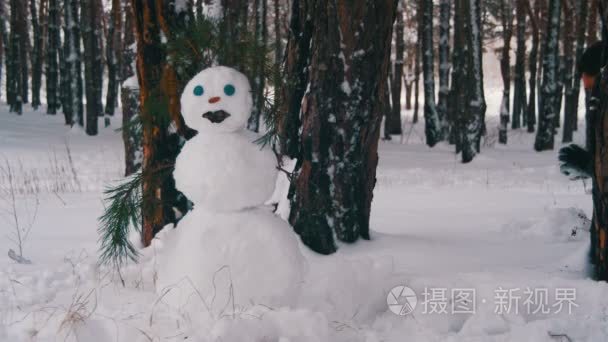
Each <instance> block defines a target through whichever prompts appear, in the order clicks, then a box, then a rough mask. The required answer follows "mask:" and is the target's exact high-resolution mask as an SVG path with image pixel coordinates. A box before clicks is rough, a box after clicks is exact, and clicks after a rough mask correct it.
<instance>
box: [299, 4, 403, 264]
mask: <svg viewBox="0 0 608 342" xmlns="http://www.w3.org/2000/svg"><path fill="white" fill-rule="evenodd" d="M396 6H397V1H396V0H381V1H359V2H355V3H353V2H351V1H346V0H337V1H335V2H329V3H327V2H325V1H320V0H304V1H296V2H294V6H293V13H292V17H291V20H292V23H291V27H292V30H293V29H294V28H295V29H296V30H294V31H292V35H291V36H290V41H289V44H290V47H292V49H291V50H289V49H288V54H294V53H296V52H299V53H298V54H297V55H295V56H294V55H292V57H294V58H290V57H289V55H288V63H289V62H291V63H294V65H298V64H300V63H303V64H304V65H306V66H308V68H307V69H306V72H305V73H302V71H301V70H303V69H298V68H294V67H293V66H290V65H289V64H288V66H287V68H288V70H291V71H292V72H294V74H288V76H287V77H288V79H292V80H293V79H296V80H298V82H297V83H295V84H293V83H292V86H291V87H290V92H291V95H290V96H288V100H289V102H290V106H289V107H290V108H292V109H293V111H292V112H290V113H289V114H288V115H289V116H294V115H297V114H298V113H301V117H302V127H301V130H302V133H301V135H300V139H298V137H292V138H294V139H298V145H299V153H298V155H297V157H298V163H297V165H296V169H295V173H294V175H295V176H294V177H295V178H294V182H293V183H292V188H291V191H290V192H291V196H290V197H291V204H292V205H291V208H292V210H291V214H290V218H289V220H290V222H291V224H292V225H293V227H294V229H295V231H296V232H297V233H298V234H299V235H300V237H301V238H302V240H303V242H304V243H305V244H306V245H307V246H309V247H310V248H311V249H313V250H314V251H316V252H318V253H322V254H330V253H333V252H334V251H335V250H336V245H335V241H334V235H335V236H336V237H337V238H338V239H339V240H340V241H344V242H355V241H357V240H358V239H359V238H363V239H369V215H370V209H371V200H372V194H373V189H374V185H375V179H376V166H377V162H378V151H377V149H378V140H379V134H380V124H381V120H382V114H383V113H382V109H383V108H384V105H383V104H382V103H380V100H379V99H380V98H381V96H382V93H383V92H384V91H385V89H386V87H387V82H386V80H387V77H388V68H389V62H390V53H389V51H390V44H391V38H392V27H393V20H394V18H395V12H396ZM302 19H304V21H303V20H302ZM298 28H300V29H303V30H301V31H300V30H297V29H298ZM299 47H302V48H303V49H302V50H299V49H298V48H299ZM361 51H363V53H361ZM300 58H302V59H300ZM300 81H305V82H304V84H310V86H309V87H308V90H307V91H306V93H304V92H302V91H301V90H300V88H299V87H298V86H299V82H300ZM294 85H295V86H296V87H293V86H294ZM304 89H306V88H304ZM300 105H301V106H300Z"/></svg>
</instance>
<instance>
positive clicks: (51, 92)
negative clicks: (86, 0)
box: [46, 0, 61, 115]
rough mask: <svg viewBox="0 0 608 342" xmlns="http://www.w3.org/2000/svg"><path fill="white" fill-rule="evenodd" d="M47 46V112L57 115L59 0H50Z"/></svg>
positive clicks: (58, 103)
mask: <svg viewBox="0 0 608 342" xmlns="http://www.w3.org/2000/svg"><path fill="white" fill-rule="evenodd" d="M48 23H49V24H48V31H47V37H46V39H47V48H46V102H47V114H51V115H55V114H57V110H58V109H59V107H60V101H59V46H60V45H61V42H60V39H61V38H60V36H59V34H60V33H59V26H60V22H59V0H49V15H48Z"/></svg>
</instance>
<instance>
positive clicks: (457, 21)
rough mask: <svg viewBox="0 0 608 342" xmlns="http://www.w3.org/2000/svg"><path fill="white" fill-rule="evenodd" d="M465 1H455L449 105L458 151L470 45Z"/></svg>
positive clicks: (457, 151)
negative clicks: (466, 38)
mask: <svg viewBox="0 0 608 342" xmlns="http://www.w3.org/2000/svg"><path fill="white" fill-rule="evenodd" d="M465 1H467V0H455V1H454V48H453V52H452V82H451V84H452V86H451V88H450V98H449V106H448V118H449V120H450V122H451V125H450V126H451V127H452V129H451V131H450V137H449V140H450V143H451V144H454V145H455V146H456V153H460V152H461V151H462V135H463V131H464V127H463V118H464V115H465V107H466V104H467V102H466V99H467V93H466V87H462V86H461V85H462V84H465V82H466V78H465V77H466V75H467V63H466V55H467V53H468V52H467V49H468V45H467V44H466V42H465V36H464V35H465V34H466V31H465V27H466V25H465V24H466V22H467V20H466V12H465V9H466V8H465V3H464V2H465Z"/></svg>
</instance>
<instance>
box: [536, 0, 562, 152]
mask: <svg viewBox="0 0 608 342" xmlns="http://www.w3.org/2000/svg"><path fill="white" fill-rule="evenodd" d="M560 5H561V0H550V1H549V11H548V12H549V20H547V30H546V32H547V34H546V39H545V42H544V45H545V47H544V51H545V53H544V61H543V82H542V94H541V96H542V97H541V106H540V107H539V113H540V117H539V122H538V131H537V132H536V140H535V142H534V149H535V150H536V151H545V150H552V149H553V144H554V140H555V139H554V133H555V129H554V125H555V114H556V113H555V110H556V103H557V81H558V80H557V68H558V62H559V56H558V54H559V28H560V17H561V15H560V14H561V6H560Z"/></svg>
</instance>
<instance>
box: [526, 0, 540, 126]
mask: <svg viewBox="0 0 608 342" xmlns="http://www.w3.org/2000/svg"><path fill="white" fill-rule="evenodd" d="M526 11H527V12H528V17H529V18H530V23H531V24H532V49H531V50H530V56H529V68H530V80H529V81H528V82H529V88H530V95H529V97H528V110H527V112H528V122H527V126H528V133H533V132H534V129H535V127H534V126H535V125H536V78H537V76H536V73H537V69H538V46H539V43H540V42H539V40H540V32H539V28H538V18H539V15H540V2H539V1H535V2H534V12H532V6H531V5H530V3H529V2H528V3H527V4H526Z"/></svg>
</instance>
